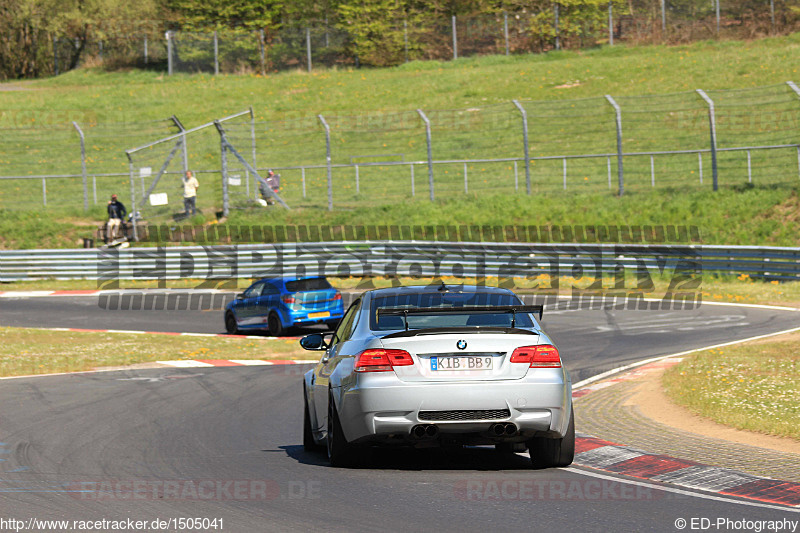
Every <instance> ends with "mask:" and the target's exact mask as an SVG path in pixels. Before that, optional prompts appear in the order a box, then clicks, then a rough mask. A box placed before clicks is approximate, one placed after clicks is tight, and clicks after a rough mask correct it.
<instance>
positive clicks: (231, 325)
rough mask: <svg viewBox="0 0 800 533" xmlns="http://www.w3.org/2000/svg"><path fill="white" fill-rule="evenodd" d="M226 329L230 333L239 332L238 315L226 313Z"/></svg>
mask: <svg viewBox="0 0 800 533" xmlns="http://www.w3.org/2000/svg"><path fill="white" fill-rule="evenodd" d="M225 330H226V331H227V332H228V334H230V335H236V334H237V333H239V326H237V324H236V317H235V316H233V313H227V314H226V315H225Z"/></svg>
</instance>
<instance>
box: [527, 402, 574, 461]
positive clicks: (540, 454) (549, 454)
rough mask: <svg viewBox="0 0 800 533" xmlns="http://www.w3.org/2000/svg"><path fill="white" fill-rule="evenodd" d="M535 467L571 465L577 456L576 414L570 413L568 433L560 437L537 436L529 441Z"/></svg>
mask: <svg viewBox="0 0 800 533" xmlns="http://www.w3.org/2000/svg"><path fill="white" fill-rule="evenodd" d="M528 450H529V451H530V454H531V463H532V464H533V466H534V468H552V467H558V466H569V465H570V464H572V459H573V458H574V457H575V415H574V413H570V415H569V427H567V434H566V435H564V437H563V438H560V439H548V438H545V437H537V438H533V439H531V440H529V441H528Z"/></svg>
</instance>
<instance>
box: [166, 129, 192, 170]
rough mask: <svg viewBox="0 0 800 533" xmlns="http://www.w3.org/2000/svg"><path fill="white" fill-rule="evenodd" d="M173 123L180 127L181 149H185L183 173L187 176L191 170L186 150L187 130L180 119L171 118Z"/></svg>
mask: <svg viewBox="0 0 800 533" xmlns="http://www.w3.org/2000/svg"><path fill="white" fill-rule="evenodd" d="M170 118H171V119H172V122H174V123H175V126H177V127H178V131H180V133H181V148H182V149H183V173H184V174H186V171H187V170H189V152H188V149H187V148H186V128H184V127H183V123H182V122H181V121H180V120H178V117H176V116H175V115H172V116H171V117H170Z"/></svg>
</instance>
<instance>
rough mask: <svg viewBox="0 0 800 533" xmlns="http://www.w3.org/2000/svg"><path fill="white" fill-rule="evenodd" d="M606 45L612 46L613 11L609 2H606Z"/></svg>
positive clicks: (609, 0)
mask: <svg viewBox="0 0 800 533" xmlns="http://www.w3.org/2000/svg"><path fill="white" fill-rule="evenodd" d="M608 45H609V46H614V11H613V4H612V3H611V0H608Z"/></svg>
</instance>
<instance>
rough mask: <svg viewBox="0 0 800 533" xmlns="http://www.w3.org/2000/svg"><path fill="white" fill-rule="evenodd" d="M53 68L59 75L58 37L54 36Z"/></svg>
mask: <svg viewBox="0 0 800 533" xmlns="http://www.w3.org/2000/svg"><path fill="white" fill-rule="evenodd" d="M53 70H54V71H55V73H56V76H58V39H56V38H55V37H53Z"/></svg>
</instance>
